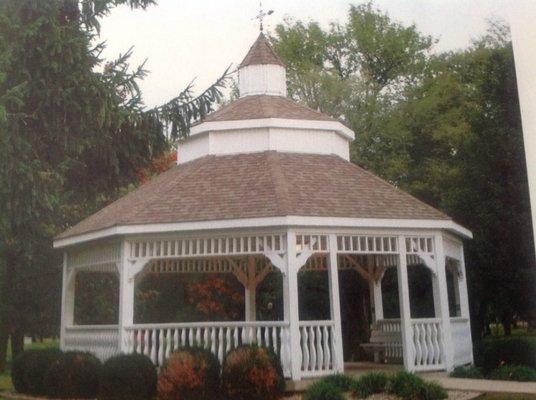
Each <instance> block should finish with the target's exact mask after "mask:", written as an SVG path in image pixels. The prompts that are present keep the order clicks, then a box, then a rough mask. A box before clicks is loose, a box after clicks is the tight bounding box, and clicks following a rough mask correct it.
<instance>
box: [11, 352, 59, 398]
mask: <svg viewBox="0 0 536 400" xmlns="http://www.w3.org/2000/svg"><path fill="white" fill-rule="evenodd" d="M61 355H62V353H61V351H59V350H57V349H43V350H26V351H24V352H22V354H20V355H19V356H18V357H16V358H15V359H14V360H13V365H12V368H11V381H12V382H13V387H14V388H15V390H16V391H17V392H19V393H23V394H29V395H33V396H44V395H45V394H46V391H45V384H44V380H45V374H46V373H47V371H48V369H49V368H50V366H51V365H52V364H54V363H55V362H56V361H57V360H58V359H59V358H60V357H61Z"/></svg>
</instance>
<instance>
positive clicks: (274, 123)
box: [189, 117, 355, 141]
mask: <svg viewBox="0 0 536 400" xmlns="http://www.w3.org/2000/svg"><path fill="white" fill-rule="evenodd" d="M255 128H286V129H311V130H326V131H334V132H335V133H337V134H339V135H340V136H342V137H343V138H345V139H347V140H349V141H352V140H354V139H355V134H354V131H352V130H351V129H350V128H348V127H347V126H346V125H344V124H343V123H342V122H340V121H337V120H331V121H329V120H304V119H290V118H272V117H269V118H253V119H241V120H228V121H204V122H201V123H199V124H197V125H195V126H193V127H192V128H191V130H190V134H189V137H195V136H198V135H201V134H203V133H206V132H216V131H229V130H242V129H255Z"/></svg>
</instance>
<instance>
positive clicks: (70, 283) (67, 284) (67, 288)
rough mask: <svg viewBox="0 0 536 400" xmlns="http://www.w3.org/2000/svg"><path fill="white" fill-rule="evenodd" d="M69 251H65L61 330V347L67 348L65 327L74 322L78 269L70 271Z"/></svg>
mask: <svg viewBox="0 0 536 400" xmlns="http://www.w3.org/2000/svg"><path fill="white" fill-rule="evenodd" d="M67 257H68V255H67V252H64V253H63V279H62V290H61V330H60V349H62V350H63V349H64V348H65V329H66V327H67V326H72V325H73V324H74V296H75V276H76V271H74V270H73V271H70V272H69V271H68V270H67V263H68V258H67Z"/></svg>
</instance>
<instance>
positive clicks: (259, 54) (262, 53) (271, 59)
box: [238, 32, 284, 68]
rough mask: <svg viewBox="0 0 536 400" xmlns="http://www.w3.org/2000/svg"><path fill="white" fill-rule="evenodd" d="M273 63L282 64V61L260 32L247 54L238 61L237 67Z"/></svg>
mask: <svg viewBox="0 0 536 400" xmlns="http://www.w3.org/2000/svg"><path fill="white" fill-rule="evenodd" d="M259 64H275V65H281V66H284V64H283V61H281V59H280V58H279V56H278V55H277V53H276V52H275V50H274V49H273V47H272V45H271V44H270V42H269V41H268V39H266V36H264V34H263V33H262V32H261V33H260V35H259V37H257V40H255V43H253V45H252V46H251V47H250V49H249V51H248V54H246V57H244V60H242V62H241V63H240V65H239V67H238V68H242V67H245V66H247V65H259Z"/></svg>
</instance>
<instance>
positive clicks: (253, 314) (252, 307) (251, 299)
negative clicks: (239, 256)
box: [244, 257, 257, 321]
mask: <svg viewBox="0 0 536 400" xmlns="http://www.w3.org/2000/svg"><path fill="white" fill-rule="evenodd" d="M255 277H256V276H255V259H254V258H253V257H248V271H247V282H245V285H244V303H245V304H244V305H245V317H246V321H256V320H257V282H256V279H255Z"/></svg>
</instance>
